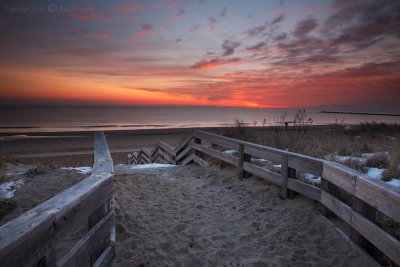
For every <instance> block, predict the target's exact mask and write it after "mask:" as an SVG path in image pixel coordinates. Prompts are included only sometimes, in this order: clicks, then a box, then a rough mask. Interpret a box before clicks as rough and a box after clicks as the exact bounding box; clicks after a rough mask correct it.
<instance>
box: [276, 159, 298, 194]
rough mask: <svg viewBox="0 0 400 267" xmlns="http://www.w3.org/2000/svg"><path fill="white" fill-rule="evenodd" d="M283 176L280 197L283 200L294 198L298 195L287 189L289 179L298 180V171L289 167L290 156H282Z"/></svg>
mask: <svg viewBox="0 0 400 267" xmlns="http://www.w3.org/2000/svg"><path fill="white" fill-rule="evenodd" d="M281 176H282V184H281V187H282V188H281V192H280V197H281V198H283V199H287V198H293V197H294V196H295V195H297V193H296V192H295V191H293V190H290V189H288V188H287V184H288V180H289V178H292V179H296V169H293V168H290V167H289V159H288V156H286V155H282V157H281Z"/></svg>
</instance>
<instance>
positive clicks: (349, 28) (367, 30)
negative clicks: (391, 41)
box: [322, 0, 400, 49]
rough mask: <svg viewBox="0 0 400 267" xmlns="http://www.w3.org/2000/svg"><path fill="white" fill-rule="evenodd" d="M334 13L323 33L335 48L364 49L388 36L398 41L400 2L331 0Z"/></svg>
mask: <svg viewBox="0 0 400 267" xmlns="http://www.w3.org/2000/svg"><path fill="white" fill-rule="evenodd" d="M333 7H334V8H335V9H336V12H335V13H334V14H333V15H332V16H330V17H329V18H328V19H327V20H326V21H325V22H324V24H323V28H322V33H323V34H324V35H325V36H327V37H328V38H329V39H330V40H331V41H332V43H333V44H334V45H348V46H352V47H353V48H354V49H365V48H367V47H369V46H371V45H374V44H376V43H379V42H380V41H381V40H383V39H384V38H387V37H393V38H400V1H397V0H375V1H360V0H358V1H342V0H340V1H339V0H337V1H334V3H333Z"/></svg>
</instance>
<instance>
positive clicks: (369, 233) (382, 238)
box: [351, 212, 400, 264]
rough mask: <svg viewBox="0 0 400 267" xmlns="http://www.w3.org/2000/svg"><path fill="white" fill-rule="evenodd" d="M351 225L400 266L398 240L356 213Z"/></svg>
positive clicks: (353, 215) (399, 245) (399, 242)
mask: <svg viewBox="0 0 400 267" xmlns="http://www.w3.org/2000/svg"><path fill="white" fill-rule="evenodd" d="M351 225H352V226H353V227H354V228H355V229H356V230H357V231H358V232H359V233H360V234H361V235H363V236H364V237H365V238H366V239H367V240H369V241H370V242H371V243H372V244H374V245H375V246H376V247H377V248H378V249H379V250H380V251H382V252H383V253H385V254H386V255H387V256H388V257H389V258H390V259H392V260H393V261H394V262H395V263H396V264H400V241H399V240H396V239H395V238H394V237H392V236H391V235H389V234H388V233H386V232H385V231H383V230H382V229H381V228H379V227H378V226H377V225H375V224H374V223H372V222H371V221H369V220H368V219H366V218H364V217H363V216H362V215H360V214H359V213H358V212H353V214H352V218H351Z"/></svg>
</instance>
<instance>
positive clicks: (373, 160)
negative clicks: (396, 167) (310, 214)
mask: <svg viewBox="0 0 400 267" xmlns="http://www.w3.org/2000/svg"><path fill="white" fill-rule="evenodd" d="M365 165H366V166H368V167H374V168H380V169H386V168H388V166H389V158H388V157H387V156H386V155H385V154H377V155H374V156H373V157H370V158H368V159H367V161H366V162H365Z"/></svg>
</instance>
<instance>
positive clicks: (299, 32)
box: [293, 18, 318, 37]
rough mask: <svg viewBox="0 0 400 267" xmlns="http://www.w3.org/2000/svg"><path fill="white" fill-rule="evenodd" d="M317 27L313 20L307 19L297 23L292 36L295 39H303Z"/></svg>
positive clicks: (315, 21)
mask: <svg viewBox="0 0 400 267" xmlns="http://www.w3.org/2000/svg"><path fill="white" fill-rule="evenodd" d="M317 27H318V22H317V20H316V19H314V18H307V19H304V20H301V21H299V22H298V23H297V25H296V27H295V29H294V32H293V35H294V36H296V37H303V36H305V35H307V34H309V33H310V32H312V31H313V30H315V29H316V28H317Z"/></svg>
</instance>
